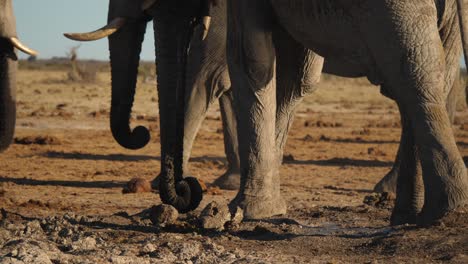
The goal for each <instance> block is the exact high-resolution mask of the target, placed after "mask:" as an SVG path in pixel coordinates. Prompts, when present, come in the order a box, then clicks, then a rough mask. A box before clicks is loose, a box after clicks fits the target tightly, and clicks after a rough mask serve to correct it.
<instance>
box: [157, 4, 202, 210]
mask: <svg viewBox="0 0 468 264" xmlns="http://www.w3.org/2000/svg"><path fill="white" fill-rule="evenodd" d="M161 9H163V8H161ZM158 10H159V9H158ZM163 10H164V9H163ZM153 17H154V33H155V49H156V63H157V69H158V76H157V80H158V96H159V115H160V127H161V128H162V129H161V182H160V184H159V188H160V196H161V200H162V201H163V202H164V203H167V204H171V205H173V206H174V207H175V208H177V210H178V211H179V212H182V213H185V212H188V211H191V210H193V209H195V208H196V207H197V206H198V205H199V203H200V201H201V199H202V190H201V187H200V185H199V183H198V181H197V180H196V179H195V178H192V177H186V178H183V168H182V155H183V135H184V101H185V93H184V89H185V69H186V59H187V48H188V42H189V37H190V36H191V30H190V21H189V20H187V19H185V18H177V17H176V18H175V17H171V16H169V15H167V14H165V13H163V12H156V13H155V14H153Z"/></svg>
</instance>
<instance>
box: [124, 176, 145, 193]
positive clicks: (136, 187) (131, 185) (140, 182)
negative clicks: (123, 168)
mask: <svg viewBox="0 0 468 264" xmlns="http://www.w3.org/2000/svg"><path fill="white" fill-rule="evenodd" d="M151 191H152V188H151V182H150V181H148V180H147V179H143V178H133V179H131V180H130V181H129V182H128V183H127V186H125V188H124V189H123V190H122V193H144V192H151Z"/></svg>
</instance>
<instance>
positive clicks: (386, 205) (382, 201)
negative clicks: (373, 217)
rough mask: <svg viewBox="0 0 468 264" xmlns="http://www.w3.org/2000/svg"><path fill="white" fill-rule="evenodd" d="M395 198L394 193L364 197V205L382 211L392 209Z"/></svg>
mask: <svg viewBox="0 0 468 264" xmlns="http://www.w3.org/2000/svg"><path fill="white" fill-rule="evenodd" d="M395 198H396V197H395V194H394V193H388V192H383V193H372V194H370V195H367V196H366V197H364V201H363V203H365V204H367V205H370V206H374V207H377V208H381V209H392V208H393V205H394V204H395Z"/></svg>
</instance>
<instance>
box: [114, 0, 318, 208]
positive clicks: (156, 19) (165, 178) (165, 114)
mask: <svg viewBox="0 0 468 264" xmlns="http://www.w3.org/2000/svg"><path fill="white" fill-rule="evenodd" d="M139 2H140V1H124V0H120V1H119V0H111V1H110V6H109V18H108V19H109V21H110V20H112V19H113V18H115V17H118V16H120V17H126V18H129V19H130V23H127V24H126V25H125V26H124V27H123V28H122V29H120V30H119V31H118V32H117V33H115V34H114V35H112V36H110V37H109V48H110V54H111V68H112V109H111V129H112V132H113V135H114V137H115V139H116V140H117V141H118V142H119V143H120V144H121V145H122V146H124V147H127V148H139V147H142V146H144V145H145V144H146V143H147V140H148V135H147V131H146V130H145V129H144V128H137V129H135V130H137V131H135V130H133V131H132V130H131V129H130V127H129V116H130V111H131V106H132V104H133V96H134V92H135V84H136V72H137V66H138V61H139V53H140V49H141V42H142V40H143V34H144V29H145V26H146V22H147V21H148V20H149V19H153V24H154V30H155V42H156V43H155V45H156V53H157V54H156V57H157V60H156V62H157V68H158V92H159V101H160V104H159V107H160V122H161V126H160V127H161V128H162V129H161V157H162V158H161V162H162V164H161V168H162V169H161V176H162V177H160V179H161V181H162V183H161V184H160V186H159V188H160V194H161V198H162V199H163V201H164V202H167V203H170V204H173V203H174V200H176V199H178V198H177V197H183V196H184V194H187V193H185V192H177V194H178V195H176V194H174V193H172V194H171V193H169V190H171V189H173V188H174V183H173V180H174V179H173V178H171V177H173V176H170V175H171V173H172V172H173V171H175V170H177V169H178V167H179V165H180V164H177V162H178V159H177V155H178V154H177V153H174V152H173V149H172V146H173V145H176V144H177V136H174V132H173V131H174V130H175V127H177V118H174V115H173V114H174V113H175V112H176V111H177V110H176V109H175V107H174V97H175V96H177V95H174V91H176V90H177V89H180V87H183V88H184V89H185V90H186V95H185V102H186V107H185V114H184V116H185V118H184V120H185V121H184V146H183V150H184V155H183V156H184V160H185V162H184V165H185V166H183V170H184V169H186V164H187V161H188V157H189V154H190V149H191V146H192V142H193V139H194V137H195V134H196V132H197V130H198V128H199V126H200V123H201V121H202V120H203V118H204V116H205V113H206V110H207V108H208V105H209V104H210V103H211V102H212V101H214V100H215V99H216V98H217V97H219V96H220V94H222V93H224V95H223V96H222V97H221V101H224V102H222V104H221V107H222V108H223V110H224V111H223V113H224V114H223V115H224V116H223V119H224V120H228V121H231V123H229V122H227V123H228V125H225V127H227V128H229V127H230V128H231V129H228V131H227V133H226V134H230V136H226V137H225V138H226V139H227V140H229V139H230V138H233V139H234V140H235V138H236V137H235V136H234V135H235V134H237V131H233V130H234V129H235V122H233V120H232V119H233V118H232V116H233V113H232V111H231V112H230V109H232V106H230V105H231V104H232V97H231V95H230V94H229V93H226V91H227V90H228V89H229V87H230V82H229V79H228V78H227V69H226V65H227V62H226V57H225V56H223V54H226V51H225V47H226V46H225V44H224V43H225V42H224V41H225V39H226V36H225V29H226V25H224V26H220V25H217V26H214V27H213V28H212V30H210V32H209V34H208V38H207V39H206V40H204V41H201V38H200V35H201V31H200V28H195V32H194V33H193V36H192V34H191V32H187V29H186V28H187V27H188V26H189V23H187V20H191V14H190V13H191V10H196V8H194V7H191V8H187V10H183V8H180V7H181V6H185V5H186V2H184V4H181V2H180V3H179V2H177V1H175V2H174V1H168V0H161V1H159V2H157V3H156V4H155V5H154V6H153V7H152V8H151V10H149V11H147V13H146V14H142V13H141V12H139V11H140V10H139V4H140V3H139ZM194 2H195V4H194V5H195V6H196V2H197V1H194ZM225 4H226V2H225V1H222V2H220V3H219V6H217V7H216V8H214V9H213V12H212V16H213V22H217V21H219V22H220V23H224V24H225V22H226V20H225V19H226V18H225V10H226V6H225ZM181 9H182V10H181ZM218 10H221V11H222V14H217V13H216V12H217V11H218ZM184 12H187V13H184ZM187 14H188V15H187ZM194 15H197V14H194ZM217 28H218V29H220V30H221V31H220V32H218V31H217ZM278 34H280V33H278ZM281 34H284V33H281ZM220 35H222V36H221V37H220ZM191 36H192V38H191V41H190V52H189V56H188V58H187V62H186V65H185V67H184V61H183V59H182V58H181V56H182V55H184V53H183V49H184V48H183V45H184V43H183V42H184V39H190V37H191ZM216 41H223V43H222V44H221V43H219V42H216ZM277 45H278V46H279V47H281V49H283V50H284V51H285V52H284V54H285V55H284V56H279V58H278V59H279V60H281V61H283V63H282V65H284V67H283V68H282V69H281V70H280V71H281V74H278V77H277V82H278V86H279V87H283V86H284V87H290V88H289V89H282V91H283V94H279V96H278V98H279V99H278V105H279V107H278V112H277V115H278V116H277V118H276V123H275V124H276V125H277V127H278V129H277V132H276V137H277V138H278V142H279V144H278V149H279V151H275V153H277V152H278V153H279V154H278V156H277V158H276V160H277V162H279V161H280V160H281V157H282V148H283V147H284V142H285V139H286V134H287V129H289V126H290V124H291V121H292V116H293V112H294V109H295V108H296V106H297V105H298V103H299V102H300V100H301V99H302V97H303V95H304V94H305V93H306V92H308V91H310V90H312V89H313V87H314V85H315V84H316V83H317V82H318V79H319V77H320V72H321V67H322V64H323V59H322V58H321V57H319V56H316V55H314V54H312V53H311V52H310V51H308V50H306V49H305V48H303V47H302V46H301V45H298V44H297V43H296V42H295V41H294V40H293V39H292V38H291V37H287V38H279V39H278V41H277ZM311 69H314V70H311ZM184 70H186V71H184ZM180 77H184V79H183V80H184V81H183V82H182V81H180V80H179V81H177V80H178V78H180ZM275 124H274V125H275ZM228 143H229V142H228ZM226 145H227V146H231V147H232V151H231V152H232V153H235V152H237V151H236V150H235V148H236V146H237V143H236V142H231V143H229V144H226ZM228 152H229V151H228ZM236 158H237V155H236ZM236 162H238V161H236ZM233 163H234V162H233ZM234 164H235V163H234ZM231 165H232V164H231ZM236 167H237V166H236ZM236 169H237V168H236ZM168 170H169V171H168ZM179 173H180V172H179ZM232 179H234V182H232V181H233V180H232ZM178 180H180V179H178ZM236 180H237V181H238V178H237V177H235V176H232V175H230V174H226V175H225V176H224V177H221V178H220V181H219V182H220V184H221V185H223V184H224V185H225V186H226V185H227V186H235V187H237V186H238V185H239V183H236V182H235V181H236ZM231 188H233V187H231ZM181 193H182V194H181ZM179 200H183V199H182V198H181V199H179ZM182 207H183V206H182ZM176 208H178V209H179V211H180V208H181V207H178V206H176ZM183 210H185V209H183Z"/></svg>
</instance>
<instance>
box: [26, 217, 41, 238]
mask: <svg viewBox="0 0 468 264" xmlns="http://www.w3.org/2000/svg"><path fill="white" fill-rule="evenodd" d="M42 233H43V231H42V227H41V223H40V222H39V221H38V220H34V221H31V222H29V223H27V224H26V228H25V229H24V234H25V235H32V234H42Z"/></svg>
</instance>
